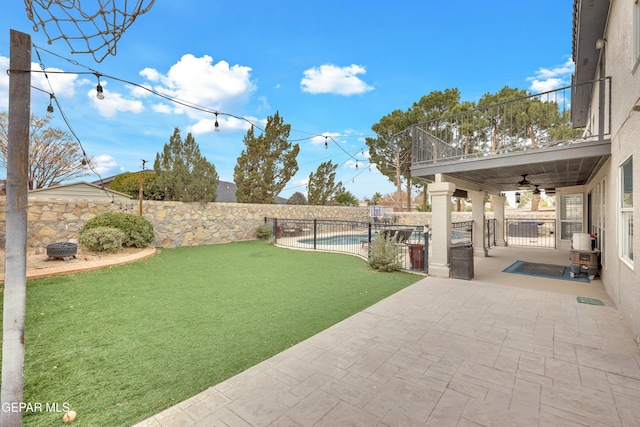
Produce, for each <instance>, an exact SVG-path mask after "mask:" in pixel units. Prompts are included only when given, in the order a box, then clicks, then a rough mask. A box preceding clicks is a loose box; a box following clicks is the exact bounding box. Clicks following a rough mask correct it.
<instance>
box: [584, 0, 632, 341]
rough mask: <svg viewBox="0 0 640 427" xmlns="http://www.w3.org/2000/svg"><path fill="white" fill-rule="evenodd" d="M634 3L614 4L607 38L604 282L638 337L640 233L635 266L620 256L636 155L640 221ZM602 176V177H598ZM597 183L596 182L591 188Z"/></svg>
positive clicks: (605, 37) (608, 24)
mask: <svg viewBox="0 0 640 427" xmlns="http://www.w3.org/2000/svg"><path fill="white" fill-rule="evenodd" d="M633 11H634V2H632V1H628V2H619V1H618V2H612V4H611V10H610V15H609V22H608V23H607V30H606V34H605V36H604V39H606V40H607V43H606V44H605V52H604V53H605V58H606V61H605V62H606V64H605V74H606V75H607V76H611V93H612V95H611V109H612V112H611V160H610V163H609V168H608V171H607V175H606V176H604V177H603V178H604V179H606V184H607V187H606V191H607V194H606V203H607V219H606V227H607V228H606V231H607V240H606V244H607V247H606V254H605V257H606V267H605V268H604V269H603V270H604V271H603V283H604V285H605V287H606V289H607V293H608V294H609V296H610V297H611V299H612V300H613V301H614V303H615V304H617V307H618V310H619V312H620V313H621V314H622V315H623V316H624V317H625V320H626V321H627V322H628V323H629V324H630V325H631V329H632V330H633V332H634V335H635V336H636V337H638V336H640V274H639V271H640V269H639V268H638V261H637V248H638V247H640V235H639V234H638V233H635V234H634V236H633V247H634V249H636V251H635V252H636V257H635V259H634V261H633V262H632V263H631V264H628V263H627V262H625V261H623V260H622V258H621V256H620V249H619V248H620V229H621V227H620V210H619V206H620V175H619V174H620V166H621V165H622V164H623V163H624V162H625V161H626V160H627V159H629V158H630V157H633V163H634V164H633V169H634V171H633V172H634V173H633V187H634V192H633V204H634V207H636V209H634V214H633V222H634V223H636V224H637V223H638V221H639V220H640V210H638V209H637V207H638V206H640V191H638V189H640V173H638V160H640V144H638V140H639V137H638V135H640V112H638V111H635V110H633V106H634V104H636V103H637V102H638V94H639V93H640V63H638V62H636V61H635V58H633V54H632V50H633V37H632V36H633V15H634V13H633ZM598 178H600V177H598ZM597 182H598V181H596V180H594V181H593V182H592V183H591V187H590V188H589V189H591V188H592V186H593V185H595V183H597Z"/></svg>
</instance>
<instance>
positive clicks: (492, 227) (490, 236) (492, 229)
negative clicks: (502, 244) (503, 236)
mask: <svg viewBox="0 0 640 427" xmlns="http://www.w3.org/2000/svg"><path fill="white" fill-rule="evenodd" d="M485 236H486V238H487V240H486V242H487V249H491V247H492V246H495V245H496V219H495V218H491V219H487V230H486V234H485Z"/></svg>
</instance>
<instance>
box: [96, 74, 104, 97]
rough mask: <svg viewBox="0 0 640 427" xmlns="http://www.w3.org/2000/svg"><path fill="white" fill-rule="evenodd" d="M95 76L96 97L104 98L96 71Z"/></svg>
mask: <svg viewBox="0 0 640 427" xmlns="http://www.w3.org/2000/svg"><path fill="white" fill-rule="evenodd" d="M96 77H97V78H98V86H96V97H97V98H98V99H104V90H103V89H102V85H101V84H100V74H98V73H96Z"/></svg>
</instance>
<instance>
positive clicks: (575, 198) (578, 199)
mask: <svg viewBox="0 0 640 427" xmlns="http://www.w3.org/2000/svg"><path fill="white" fill-rule="evenodd" d="M560 212H561V214H560V215H561V216H560V238H561V239H562V240H571V239H573V234H574V233H582V212H583V208H582V194H566V195H562V196H560Z"/></svg>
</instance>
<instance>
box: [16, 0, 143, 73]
mask: <svg viewBox="0 0 640 427" xmlns="http://www.w3.org/2000/svg"><path fill="white" fill-rule="evenodd" d="M154 1H155V0H135V1H128V0H88V1H85V4H87V3H89V4H90V6H89V7H88V9H89V10H83V9H82V5H81V0H24V3H25V5H26V8H27V9H26V10H27V17H28V18H29V19H30V20H31V21H32V22H33V24H34V25H33V30H34V31H39V29H40V28H42V31H43V32H44V33H45V35H46V36H47V38H48V39H49V44H52V43H53V42H54V41H56V40H59V39H62V40H64V41H66V42H67V44H68V45H69V47H70V48H71V53H90V54H91V55H92V56H93V59H95V60H96V62H102V60H103V59H104V58H106V56H107V55H109V54H111V55H114V56H115V54H116V43H117V42H118V40H120V37H121V36H122V34H123V33H124V32H125V30H126V29H127V28H129V26H131V24H133V21H135V20H136V18H137V17H138V16H139V15H142V14H144V13H147V12H148V11H149V9H151V6H153V2H154ZM116 3H121V4H122V6H121V7H118V6H117V5H116ZM134 3H135V4H134ZM131 5H132V6H131ZM85 9H87V8H85ZM96 9H97V10H96ZM47 25H49V26H48V27H47ZM103 49H106V52H105V53H104V54H102V53H100V54H98V52H99V51H102V50H103ZM100 55H102V56H100Z"/></svg>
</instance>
